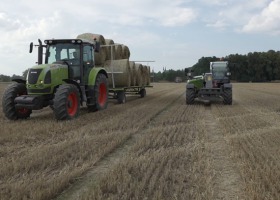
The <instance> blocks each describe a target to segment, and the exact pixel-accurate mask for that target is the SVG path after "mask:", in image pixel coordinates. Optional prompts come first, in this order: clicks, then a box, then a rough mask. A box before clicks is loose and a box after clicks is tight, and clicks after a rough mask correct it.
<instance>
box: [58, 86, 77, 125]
mask: <svg viewBox="0 0 280 200" xmlns="http://www.w3.org/2000/svg"><path fill="white" fill-rule="evenodd" d="M53 111H54V115H55V118H56V119H57V120H66V119H73V118H75V117H77V116H78V115H79V112H80V93H79V90H78V88H77V87H76V86H75V85H72V84H63V85H60V86H59V87H58V88H57V90H56V93H55V95H54V99H53Z"/></svg>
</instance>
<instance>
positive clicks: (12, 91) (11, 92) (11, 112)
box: [2, 83, 32, 120]
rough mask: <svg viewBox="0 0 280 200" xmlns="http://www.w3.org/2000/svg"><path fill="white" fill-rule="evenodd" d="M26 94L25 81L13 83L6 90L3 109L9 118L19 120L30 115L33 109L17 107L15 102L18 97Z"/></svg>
mask: <svg viewBox="0 0 280 200" xmlns="http://www.w3.org/2000/svg"><path fill="white" fill-rule="evenodd" d="M26 94H27V89H26V87H25V84H24V83H13V84H11V85H10V86H8V88H7V89H6V90H5V92H4V94H3V98H2V109H3V112H4V114H5V116H6V117H7V118H8V119H10V120H17V119H26V118H28V117H30V114H31V113H32V110H30V109H26V108H16V107H15V102H14V100H15V98H16V97H18V96H21V95H26Z"/></svg>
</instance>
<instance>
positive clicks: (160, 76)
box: [0, 50, 280, 82]
mask: <svg viewBox="0 0 280 200" xmlns="http://www.w3.org/2000/svg"><path fill="white" fill-rule="evenodd" d="M219 60H220V58H218V57H216V56H213V57H202V58H200V59H199V60H198V62H197V63H196V64H194V65H193V66H192V67H191V68H192V69H193V71H194V75H201V74H203V73H207V72H209V71H210V62H213V61H219ZM223 60H225V61H228V62H229V68H230V72H231V80H235V81H238V82H249V81H251V82H266V81H274V80H280V51H274V50H269V51H267V52H250V53H248V54H246V55H241V54H230V55H228V56H225V57H224V58H223ZM26 75H27V70H25V71H24V72H23V73H22V75H21V76H20V75H15V74H14V75H13V76H11V77H10V76H6V75H3V74H0V82H10V81H12V79H18V78H23V79H25V78H26ZM151 77H152V80H153V81H170V82H174V81H175V79H176V77H181V78H182V81H185V80H186V76H185V70H184V69H181V70H173V69H169V70H166V68H163V71H162V72H161V71H159V72H151Z"/></svg>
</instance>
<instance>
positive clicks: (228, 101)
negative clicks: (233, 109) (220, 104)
mask: <svg viewBox="0 0 280 200" xmlns="http://www.w3.org/2000/svg"><path fill="white" fill-rule="evenodd" d="M223 98H224V104H225V105H232V89H225V90H224V94H223Z"/></svg>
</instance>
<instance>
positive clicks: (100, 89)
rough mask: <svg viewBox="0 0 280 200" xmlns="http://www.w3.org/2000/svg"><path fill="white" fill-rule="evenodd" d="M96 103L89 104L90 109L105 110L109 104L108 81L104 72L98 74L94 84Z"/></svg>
mask: <svg viewBox="0 0 280 200" xmlns="http://www.w3.org/2000/svg"><path fill="white" fill-rule="evenodd" d="M94 99H95V102H94V105H88V111H89V112H93V111H98V110H104V109H106V108H107V105H108V81H107V78H106V76H105V75H104V74H98V75H97V77H96V81H95V86H94Z"/></svg>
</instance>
